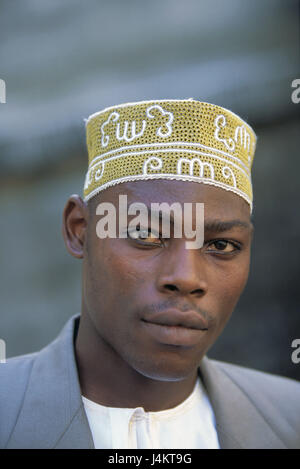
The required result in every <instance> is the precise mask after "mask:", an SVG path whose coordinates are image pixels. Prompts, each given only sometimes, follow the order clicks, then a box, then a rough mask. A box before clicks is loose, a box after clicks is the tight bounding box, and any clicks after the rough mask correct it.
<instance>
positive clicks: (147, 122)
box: [84, 99, 256, 211]
mask: <svg viewBox="0 0 300 469" xmlns="http://www.w3.org/2000/svg"><path fill="white" fill-rule="evenodd" d="M86 138H87V147H88V155H89V167H88V171H87V174H86V178H85V184H84V200H85V201H87V200H89V199H90V198H91V197H93V196H94V195H96V194H97V193H99V192H100V191H102V190H104V189H106V188H108V187H110V186H113V185H115V184H120V183H122V182H127V181H139V180H149V179H177V180H183V181H193V182H201V183H204V184H212V185H214V186H217V187H221V188H222V189H225V190H228V191H232V192H234V193H235V194H237V195H239V196H241V197H243V199H245V200H246V201H247V202H248V203H249V205H250V209H251V211H252V200H253V194H252V183H251V167H252V162H253V158H254V153H255V146H256V135H255V133H254V131H253V129H252V128H251V127H250V126H249V125H248V124H247V123H246V122H244V121H243V120H242V119H241V118H240V117H238V116H237V115H236V114H234V113H233V112H231V111H229V110H227V109H225V108H223V107H220V106H216V105H214V104H209V103H204V102H200V101H196V100H194V99H183V100H155V101H140V102H136V103H126V104H121V105H118V106H113V107H109V108H106V109H104V110H103V111H100V112H96V113H95V114H92V115H91V116H90V117H89V118H88V119H86Z"/></svg>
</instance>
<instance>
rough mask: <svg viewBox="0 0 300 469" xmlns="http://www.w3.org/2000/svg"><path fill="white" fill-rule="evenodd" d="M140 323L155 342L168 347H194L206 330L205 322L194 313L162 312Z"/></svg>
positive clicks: (143, 319) (206, 324)
mask: <svg viewBox="0 0 300 469" xmlns="http://www.w3.org/2000/svg"><path fill="white" fill-rule="evenodd" d="M142 322H143V324H144V327H145V329H146V330H147V332H149V334H150V335H151V336H152V337H153V338H154V339H155V340H157V341H158V342H160V343H163V344H169V345H179V346H180V345H181V346H193V345H196V344H197V343H198V342H199V340H200V339H201V337H202V336H203V334H204V333H205V331H207V330H208V323H207V321H206V320H205V319H204V318H203V317H202V316H200V315H199V314H198V313H196V312H194V311H185V312H182V311H179V310H168V311H163V312H160V313H156V314H153V315H151V316H149V317H147V318H142Z"/></svg>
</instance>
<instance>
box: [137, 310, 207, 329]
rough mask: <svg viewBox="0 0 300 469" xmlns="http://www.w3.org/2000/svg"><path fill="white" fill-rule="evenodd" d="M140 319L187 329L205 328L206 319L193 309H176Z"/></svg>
mask: <svg viewBox="0 0 300 469" xmlns="http://www.w3.org/2000/svg"><path fill="white" fill-rule="evenodd" d="M142 321H145V322H150V323H152V324H160V325H162V326H181V327H186V328H188V329H199V330H207V329H208V323H207V321H206V320H205V319H204V318H203V317H202V316H200V315H199V313H196V312H195V311H185V312H182V311H179V310H176V309H173V310H168V311H163V312H160V313H156V314H152V315H151V316H150V317H149V318H146V317H145V318H142Z"/></svg>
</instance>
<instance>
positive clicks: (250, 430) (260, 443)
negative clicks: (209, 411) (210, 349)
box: [199, 357, 286, 449]
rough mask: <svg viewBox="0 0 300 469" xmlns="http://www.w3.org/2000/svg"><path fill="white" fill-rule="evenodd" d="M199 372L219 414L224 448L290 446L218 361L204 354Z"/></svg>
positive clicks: (220, 440) (221, 440)
mask: <svg viewBox="0 0 300 469" xmlns="http://www.w3.org/2000/svg"><path fill="white" fill-rule="evenodd" d="M199 374H200V376H201V378H202V380H203V383H204V385H205V387H206V390H207V392H208V396H209V399H210V402H211V405H212V407H213V410H214V413H215V418H216V429H217V433H218V437H219V442H220V446H221V449H245V448H249V449H268V448H278V449H284V448H286V446H285V444H284V443H283V442H282V441H281V439H280V438H279V437H278V436H277V435H276V434H275V433H274V431H273V430H272V428H271V427H270V425H269V424H268V423H267V422H266V421H265V419H264V418H263V416H262V415H261V414H260V413H259V411H258V410H257V408H256V407H255V405H254V404H253V403H252V402H251V400H250V399H249V398H248V396H247V395H246V394H245V393H244V392H243V391H242V390H241V389H240V388H239V387H238V385H237V384H236V383H235V382H234V381H233V380H231V379H230V377H229V376H228V375H227V374H226V373H225V372H224V371H223V370H222V369H221V368H220V367H218V365H217V364H216V363H215V362H214V361H212V360H210V359H208V358H207V357H204V358H203V359H202V361H201V363H200V367H199Z"/></svg>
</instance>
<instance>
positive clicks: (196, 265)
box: [157, 242, 208, 298]
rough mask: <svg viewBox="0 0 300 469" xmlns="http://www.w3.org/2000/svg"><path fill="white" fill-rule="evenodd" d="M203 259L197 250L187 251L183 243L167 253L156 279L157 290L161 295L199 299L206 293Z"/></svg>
mask: <svg viewBox="0 0 300 469" xmlns="http://www.w3.org/2000/svg"><path fill="white" fill-rule="evenodd" d="M205 270H206V269H205V265H204V259H203V258H202V255H201V253H200V252H199V250H198V249H187V248H186V247H185V242H181V243H179V246H177V248H176V249H173V250H172V251H170V252H169V253H168V258H167V259H166V260H164V263H163V265H162V266H160V271H159V274H158V277H157V288H158V290H159V291H160V292H162V293H169V294H170V293H171V292H173V293H174V294H177V295H191V296H192V297H193V298H197V297H201V296H203V295H204V294H205V293H206V292H207V288H208V284H207V276H206V272H205Z"/></svg>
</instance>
